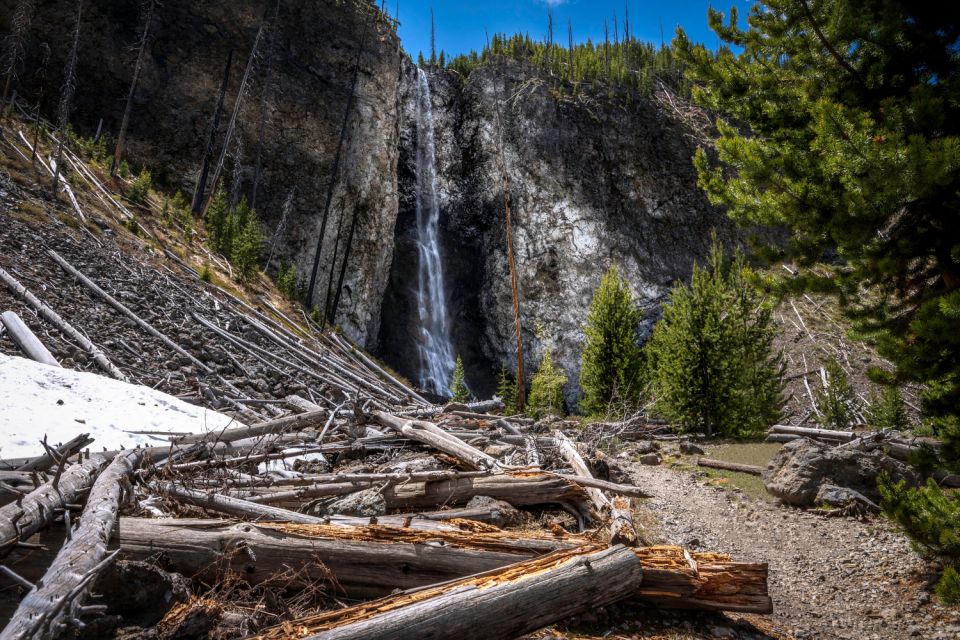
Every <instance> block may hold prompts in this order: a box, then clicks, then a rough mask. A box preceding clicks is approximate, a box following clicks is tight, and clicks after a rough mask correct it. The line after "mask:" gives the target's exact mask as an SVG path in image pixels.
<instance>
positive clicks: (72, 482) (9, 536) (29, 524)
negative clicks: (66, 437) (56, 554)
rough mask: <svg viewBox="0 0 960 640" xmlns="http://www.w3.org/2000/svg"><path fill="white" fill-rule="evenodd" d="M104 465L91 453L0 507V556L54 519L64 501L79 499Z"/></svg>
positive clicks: (100, 457)
mask: <svg viewBox="0 0 960 640" xmlns="http://www.w3.org/2000/svg"><path fill="white" fill-rule="evenodd" d="M105 466H107V459H106V458H104V457H103V456H101V455H96V454H95V455H92V456H90V458H89V459H88V460H85V461H84V462H82V463H81V464H75V465H71V466H70V467H68V468H67V469H65V470H64V471H63V473H62V474H61V475H60V477H59V478H54V479H53V480H50V481H49V482H47V483H45V484H43V485H41V486H40V487H39V488H37V489H35V490H34V491H32V492H30V493H29V494H27V495H26V496H24V497H23V500H21V501H20V504H19V505H18V504H17V503H12V504H8V505H6V506H4V507H3V508H0V558H2V557H4V556H5V555H7V553H9V552H10V550H11V549H12V548H13V547H14V546H16V544H17V543H18V542H21V541H23V540H26V539H27V538H29V537H30V536H32V535H33V534H34V533H36V532H37V531H39V530H40V529H42V528H43V527H45V526H47V525H48V524H50V523H51V522H53V520H54V518H57V517H59V516H60V513H62V510H63V509H64V508H65V505H68V504H76V503H77V502H79V501H80V496H81V495H82V494H83V493H84V492H85V491H86V490H87V489H89V488H90V487H91V486H92V485H93V481H94V480H95V479H96V477H97V476H98V475H99V474H100V471H101V470H102V469H103V468H104V467H105ZM54 480H56V481H57V482H56V484H54Z"/></svg>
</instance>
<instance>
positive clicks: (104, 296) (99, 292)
mask: <svg viewBox="0 0 960 640" xmlns="http://www.w3.org/2000/svg"><path fill="white" fill-rule="evenodd" d="M47 255H49V256H50V257H51V258H53V260H54V262H56V263H57V264H58V265H60V267H61V268H62V269H63V270H64V271H66V272H67V273H69V274H70V275H72V276H73V277H74V278H76V279H77V280H79V281H80V282H81V283H82V284H83V285H84V286H85V287H86V288H87V289H89V290H90V291H92V292H93V293H94V294H95V295H96V296H97V297H98V298H100V299H101V300H103V301H104V302H106V303H107V304H109V305H110V306H111V307H113V308H114V309H116V310H117V311H118V312H120V313H121V314H122V315H124V316H126V317H127V318H128V319H130V320H131V321H132V322H133V323H134V324H136V325H137V326H138V327H140V328H141V329H143V330H144V331H146V332H147V333H148V334H150V335H151V336H153V337H154V338H156V339H157V340H159V341H160V342H162V343H163V344H165V345H166V346H167V347H169V348H170V349H172V350H173V351H175V352H176V353H179V354H180V355H182V356H183V357H185V358H187V359H188V360H190V362H192V363H193V364H194V365H195V366H196V367H197V368H199V369H200V370H201V371H203V372H204V373H213V370H212V369H210V367H208V366H207V365H206V364H204V363H203V362H200V361H199V360H197V359H196V358H195V357H193V355H191V354H190V353H189V352H188V351H186V350H185V349H184V348H183V347H181V346H180V345H178V344H177V343H176V342H174V341H173V340H171V339H170V338H168V337H167V336H166V335H164V334H162V333H160V332H159V331H157V330H156V329H155V328H153V326H152V325H150V324H149V323H147V322H146V321H145V320H143V319H141V318H140V316H138V315H137V314H135V313H134V312H133V311H130V309H128V308H127V307H126V306H124V305H123V304H122V303H121V302H120V301H119V300H117V299H116V298H114V297H113V296H111V295H110V294H109V293H107V292H106V291H104V290H103V289H101V288H100V287H99V286H97V284H96V283H95V282H93V281H92V280H91V279H90V278H88V277H87V276H85V275H83V274H82V273H80V272H79V271H78V270H77V269H75V268H74V267H73V265H71V264H70V263H69V262H67V261H66V260H64V259H63V258H61V257H60V256H59V255H58V254H57V252H56V251H54V250H53V249H48V250H47Z"/></svg>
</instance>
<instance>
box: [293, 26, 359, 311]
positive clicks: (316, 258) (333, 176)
mask: <svg viewBox="0 0 960 640" xmlns="http://www.w3.org/2000/svg"><path fill="white" fill-rule="evenodd" d="M374 13H376V12H375V11H372V12H371V14H370V16H369V18H368V20H367V21H366V22H365V23H364V26H363V34H362V35H361V36H360V46H359V47H358V48H357V58H356V60H355V61H354V63H353V78H352V80H351V81H350V95H349V96H347V106H346V108H345V109H344V110H343V122H342V123H341V124H340V139H339V140H338V141H337V151H336V153H334V155H333V166H332V167H330V181H329V183H328V184H327V197H326V200H325V201H324V204H323V216H322V217H321V218H320V233H319V235H318V236H317V247H316V249H314V251H313V268H312V269H311V271H310V284H309V285H308V286H307V300H306V302H307V306H310V305H312V304H313V295H314V293H316V290H317V289H316V288H317V275H318V272H319V270H320V254H321V253H322V251H323V239H324V237H325V236H326V233H327V220H328V218H329V217H330V204H331V203H332V202H333V191H334V189H335V188H336V186H337V175H338V174H339V172H340V156H341V155H342V153H343V141H344V139H345V138H346V136H347V123H348V122H350V113H351V112H352V110H353V101H354V99H355V97H356V95H355V94H356V93H357V82H358V81H359V79H360V60H361V59H362V57H363V51H364V47H365V46H366V42H367V31H368V30H369V29H370V23H371V22H373V15H374ZM323 317H324V321H326V317H327V316H326V309H324V316H323Z"/></svg>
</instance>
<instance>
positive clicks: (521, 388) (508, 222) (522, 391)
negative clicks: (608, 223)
mask: <svg viewBox="0 0 960 640" xmlns="http://www.w3.org/2000/svg"><path fill="white" fill-rule="evenodd" d="M504 84H506V79H504ZM496 117H497V142H498V144H497V146H498V149H499V155H500V178H501V180H502V182H503V209H504V212H505V228H506V234H507V268H508V270H509V271H510V291H511V292H512V294H513V326H514V332H515V334H516V340H517V410H518V411H523V408H524V406H526V404H527V391H526V387H525V385H524V381H523V338H522V336H521V331H522V328H523V327H522V326H521V324H520V292H519V290H518V288H517V265H516V262H515V261H514V255H513V221H512V219H511V214H510V176H509V175H508V174H507V160H506V155H505V153H504V151H503V121H502V119H501V117H500V101H499V100H498V101H497V109H496Z"/></svg>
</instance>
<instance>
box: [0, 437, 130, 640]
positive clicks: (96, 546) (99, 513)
mask: <svg viewBox="0 0 960 640" xmlns="http://www.w3.org/2000/svg"><path fill="white" fill-rule="evenodd" d="M138 460H139V456H138V454H137V453H136V452H131V453H128V454H120V455H118V456H117V457H116V458H114V460H113V462H112V463H111V464H110V466H109V467H107V468H106V470H105V471H104V472H103V473H101V474H100V476H99V477H98V478H97V480H96V482H95V483H94V485H93V489H91V491H90V497H89V499H88V500H87V505H86V506H85V507H84V509H83V514H82V515H81V517H80V525H79V526H78V527H77V529H76V530H75V531H74V532H73V534H72V536H71V537H70V538H69V539H68V540H67V543H66V544H65V545H64V546H63V548H62V549H61V550H60V553H58V554H57V557H56V558H55V559H54V561H53V563H52V564H51V565H50V568H49V569H47V572H46V574H44V576H43V579H42V580H41V581H40V582H38V583H37V584H36V586H35V587H34V588H33V589H32V590H31V591H30V592H29V593H28V594H27V595H26V597H24V599H23V601H22V602H21V603H20V606H19V607H18V608H17V610H16V612H15V613H14V614H13V617H12V618H11V619H10V622H9V624H7V626H6V627H5V628H4V630H3V631H2V632H0V640H32V639H33V638H40V639H42V640H47V639H52V638H56V637H59V636H60V635H61V634H62V632H63V631H64V630H66V629H67V628H69V627H70V626H77V625H76V624H75V623H76V621H78V620H79V619H80V607H81V606H82V605H83V602H84V600H85V599H86V596H87V595H88V594H89V590H90V586H91V585H92V584H93V582H94V580H96V578H97V576H98V575H99V574H100V572H101V571H102V570H103V569H104V568H106V566H107V564H108V563H109V559H108V558H107V543H109V541H110V533H111V531H113V527H114V525H115V524H116V522H117V514H118V512H119V511H120V498H121V495H122V493H123V491H124V488H123V487H124V485H125V484H127V485H128V484H129V478H130V476H131V474H132V473H133V469H134V467H135V466H136V464H137V462H138Z"/></svg>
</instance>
